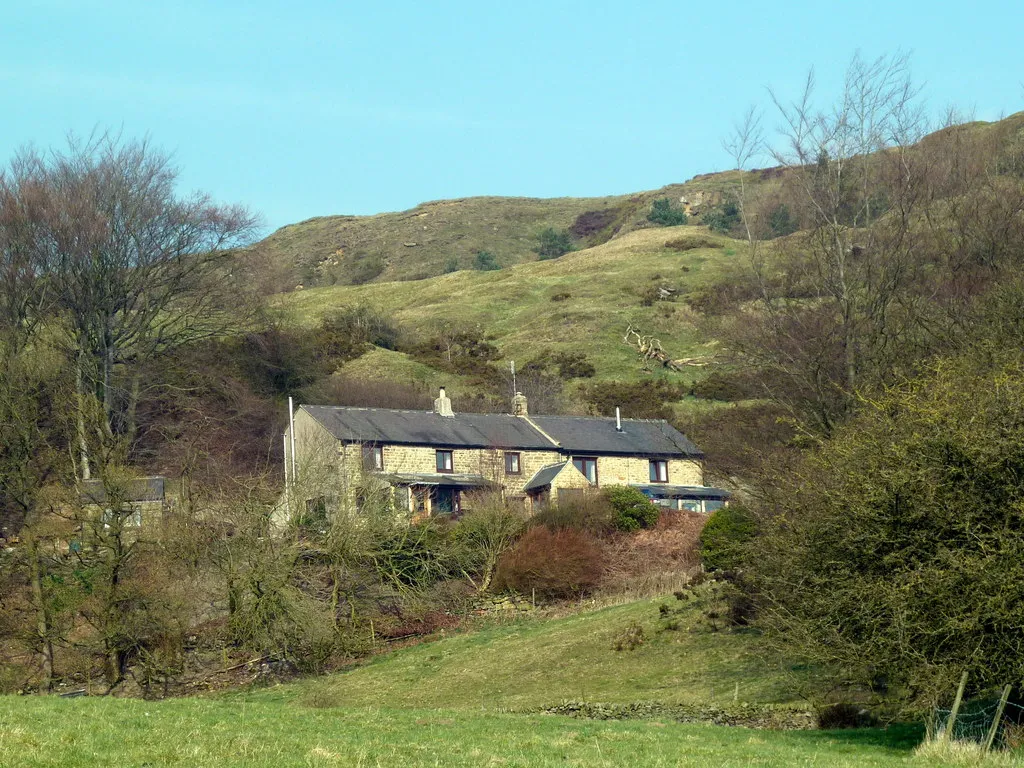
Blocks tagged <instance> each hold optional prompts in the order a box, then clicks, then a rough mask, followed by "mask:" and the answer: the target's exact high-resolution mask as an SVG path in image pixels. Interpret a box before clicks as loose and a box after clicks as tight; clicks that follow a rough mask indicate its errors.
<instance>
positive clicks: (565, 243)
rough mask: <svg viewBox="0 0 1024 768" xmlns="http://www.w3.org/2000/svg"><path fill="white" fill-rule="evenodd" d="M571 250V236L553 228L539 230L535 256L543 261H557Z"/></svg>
mask: <svg viewBox="0 0 1024 768" xmlns="http://www.w3.org/2000/svg"><path fill="white" fill-rule="evenodd" d="M571 250H572V235H570V234H569V233H568V232H566V231H564V230H562V231H559V230H556V229H554V228H553V227H548V228H547V229H544V230H541V232H540V234H538V235H537V248H536V251H537V255H538V256H539V257H540V258H541V259H542V260H543V259H557V258H558V257H559V256H564V255H565V254H567V253H568V252H569V251H571Z"/></svg>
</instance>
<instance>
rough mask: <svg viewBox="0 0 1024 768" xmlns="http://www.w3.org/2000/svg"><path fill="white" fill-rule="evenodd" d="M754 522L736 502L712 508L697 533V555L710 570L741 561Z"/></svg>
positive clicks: (730, 567)
mask: <svg viewBox="0 0 1024 768" xmlns="http://www.w3.org/2000/svg"><path fill="white" fill-rule="evenodd" d="M756 533H757V523H756V522H755V521H754V518H753V517H752V516H751V515H750V512H749V511H748V510H746V509H745V508H744V507H742V506H741V505H739V504H730V505H729V506H727V507H722V508H720V509H717V510H715V512H713V513H712V515H711V517H709V518H708V521H707V523H706V524H705V525H704V530H703V531H701V534H700V557H701V561H702V562H703V563H704V567H705V568H707V569H708V570H709V571H728V570H733V569H736V568H739V567H740V566H742V565H743V559H744V555H745V552H746V546H747V544H748V543H749V542H750V540H751V539H753V538H754V536H755V535H756Z"/></svg>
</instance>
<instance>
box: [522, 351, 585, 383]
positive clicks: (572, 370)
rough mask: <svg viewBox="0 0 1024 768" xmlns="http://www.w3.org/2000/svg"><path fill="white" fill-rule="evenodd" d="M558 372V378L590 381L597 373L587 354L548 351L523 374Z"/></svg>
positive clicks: (524, 370) (530, 363)
mask: <svg viewBox="0 0 1024 768" xmlns="http://www.w3.org/2000/svg"><path fill="white" fill-rule="evenodd" d="M551 371H556V372H557V374H558V378H560V379H562V380H563V381H568V380H569V379H589V378H591V377H593V376H594V374H595V373H597V369H596V368H594V364H593V363H591V362H590V360H588V359H587V355H586V353H585V352H554V351H552V350H550V349H546V350H544V351H543V352H541V353H540V354H539V355H537V356H536V357H534V358H533V359H532V360H530V361H529V362H528V363H527V364H526V365H524V366H523V369H522V372H523V373H531V372H535V373H549V372H551Z"/></svg>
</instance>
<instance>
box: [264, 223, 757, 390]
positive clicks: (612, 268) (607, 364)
mask: <svg viewBox="0 0 1024 768" xmlns="http://www.w3.org/2000/svg"><path fill="white" fill-rule="evenodd" d="M691 245H695V246H699V247H695V248H692V249H688V248H689V246H691ZM742 247H743V246H742V244H740V243H738V242H737V241H734V240H730V239H728V238H725V237H721V236H714V235H710V234H708V233H707V231H706V230H704V229H703V228H698V227H671V228H658V229H643V230H638V231H634V232H631V233H629V234H627V235H623V236H621V237H617V238H615V239H614V240H612V241H610V242H608V243H605V244H603V245H600V246H597V247H594V248H589V249H587V250H583V251H577V252H573V253H570V254H567V255H565V256H563V257H561V258H559V259H554V260H550V261H539V262H531V263H527V264H520V265H518V266H515V267H511V268H508V269H502V270H498V271H493V272H476V271H459V272H456V273H453V274H450V275H443V276H440V277H435V278H431V279H429V280H421V281H417V282H406V283H371V284H368V285H361V286H333V287H324V288H316V289H309V290H303V291H297V292H294V293H289V294H285V295H283V296H281V297H280V298H279V299H278V301H279V305H280V306H281V307H282V308H283V309H284V310H285V311H286V312H287V313H289V314H290V315H291V316H292V317H293V318H294V319H295V320H296V321H298V322H302V323H313V322H316V321H317V320H318V319H319V318H320V317H322V316H323V315H324V314H326V313H329V312H331V311H332V310H334V309H337V308H338V307H342V306H346V305H354V304H368V305H370V306H373V307H374V308H376V309H378V310H379V311H381V312H383V313H384V314H386V315H387V316H389V317H393V318H394V319H395V320H396V321H397V322H398V323H400V324H401V325H402V326H403V327H406V328H408V329H412V330H413V331H416V332H422V333H424V334H427V333H429V332H430V329H431V328H432V327H437V326H439V325H440V324H443V323H445V322H453V323H456V324H459V325H462V326H467V327H473V326H479V327H481V328H483V329H485V330H486V332H487V333H488V334H491V335H492V336H493V337H494V344H495V345H496V346H497V347H498V348H499V349H500V351H501V353H502V356H503V357H504V358H505V359H514V360H518V361H520V362H523V361H525V360H528V359H530V358H531V357H533V356H534V355H536V354H537V353H539V352H540V351H542V350H544V349H549V348H550V349H554V350H559V351H584V352H586V354H587V355H588V356H589V357H590V359H591V360H592V361H593V362H594V364H595V366H596V368H597V377H598V378H599V379H601V378H605V379H613V378H634V377H636V376H637V375H639V374H640V373H641V364H640V361H639V360H638V358H637V355H636V353H635V351H634V350H632V349H631V348H630V347H628V346H627V345H626V344H625V343H623V334H624V332H625V330H626V327H627V326H628V325H629V324H630V323H633V324H635V325H637V326H639V327H640V328H642V329H643V330H644V331H645V332H647V333H654V334H656V335H657V336H658V337H659V338H660V339H661V340H662V342H663V344H664V346H665V349H666V350H667V351H668V352H669V353H670V355H671V356H672V357H675V358H683V357H692V356H703V355H708V354H712V353H713V352H714V346H713V345H710V346H709V345H708V344H707V343H706V342H707V340H706V339H704V338H702V337H701V335H700V333H699V332H698V330H697V328H696V326H695V324H694V321H695V319H696V318H695V315H694V314H693V313H692V311H691V310H690V309H689V308H688V307H687V306H686V304H685V302H683V301H682V300H679V299H677V300H675V301H662V300H655V301H654V302H653V303H651V304H650V306H644V303H645V296H647V295H648V294H649V293H650V292H651V291H656V290H657V289H658V288H661V287H664V288H668V289H671V290H674V291H676V292H677V295H679V296H682V295H685V294H686V293H688V292H692V291H698V290H700V289H701V287H702V286H705V285H707V284H708V283H710V282H713V281H715V280H717V279H720V278H721V277H722V275H723V274H727V273H728V270H730V269H732V268H734V266H738V264H737V262H738V260H739V259H741V258H742V256H741V255H740V254H741V250H742ZM680 249H686V250H680ZM648 301H649V300H648ZM349 366H350V368H351V372H357V373H359V374H362V375H376V376H379V377H381V378H389V377H401V378H406V377H408V378H411V379H413V380H422V381H430V382H431V383H434V382H433V381H432V378H431V372H430V370H429V369H426V370H425V369H424V368H423V367H419V368H417V367H415V365H411V364H410V361H408V359H407V358H405V356H404V355H401V354H399V353H393V352H383V351H381V352H379V353H373V354H372V357H371V358H370V359H369V360H367V359H361V360H357V361H355V362H353V363H350V364H349ZM659 370H660V369H659ZM689 375H690V376H692V375H694V374H692V373H691V374H689ZM449 378H450V377H449ZM683 378H686V376H685V375H684V376H683Z"/></svg>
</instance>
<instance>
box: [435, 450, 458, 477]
mask: <svg viewBox="0 0 1024 768" xmlns="http://www.w3.org/2000/svg"><path fill="white" fill-rule="evenodd" d="M453 467H454V464H453V462H452V452H451V451H438V452H437V471H438V472H454V471H455V470H454V469H453Z"/></svg>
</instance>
